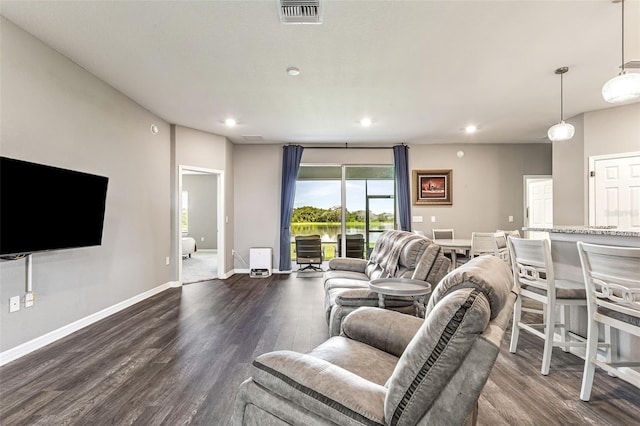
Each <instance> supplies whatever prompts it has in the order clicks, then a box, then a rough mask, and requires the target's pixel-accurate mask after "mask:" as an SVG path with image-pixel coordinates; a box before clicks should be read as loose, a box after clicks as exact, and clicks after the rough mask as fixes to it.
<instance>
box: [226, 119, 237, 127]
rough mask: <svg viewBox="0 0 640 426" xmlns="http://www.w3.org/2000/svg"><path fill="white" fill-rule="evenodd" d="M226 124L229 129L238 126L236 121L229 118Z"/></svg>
mask: <svg viewBox="0 0 640 426" xmlns="http://www.w3.org/2000/svg"><path fill="white" fill-rule="evenodd" d="M224 124H226V125H227V127H233V126H235V125H236V120H234V119H233V118H227V119H226V120H224Z"/></svg>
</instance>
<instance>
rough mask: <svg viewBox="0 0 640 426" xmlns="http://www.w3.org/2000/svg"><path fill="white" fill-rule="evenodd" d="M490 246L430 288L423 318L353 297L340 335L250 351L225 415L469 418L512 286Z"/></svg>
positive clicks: (412, 421)
mask: <svg viewBox="0 0 640 426" xmlns="http://www.w3.org/2000/svg"><path fill="white" fill-rule="evenodd" d="M511 289H512V283H511V273H510V271H509V268H508V267H507V265H506V264H505V263H504V262H502V261H501V260H500V259H498V258H496V257H494V256H482V257H479V258H476V259H473V260H471V261H470V262H469V263H467V264H466V265H464V266H463V267H461V268H458V269H456V270H454V271H452V272H451V273H449V274H448V275H447V276H446V277H445V278H444V279H443V280H442V281H441V282H440V283H439V284H438V286H437V287H436V288H435V290H434V292H433V294H432V296H431V299H430V300H429V304H428V306H427V314H426V317H425V319H424V320H422V319H420V318H416V317H412V316H410V315H404V314H401V313H398V312H395V311H390V310H383V309H379V308H375V307H362V308H359V309H357V310H356V311H354V312H353V313H351V314H349V315H348V316H347V317H346V318H345V320H344V322H343V324H342V333H341V335H340V336H335V337H332V338H330V339H329V340H327V341H326V342H324V343H322V344H321V345H320V346H318V347H316V348H315V349H313V350H312V351H311V352H309V353H307V354H300V353H295V352H291V351H277V352H270V353H266V354H264V355H261V356H259V357H258V358H256V359H255V360H254V362H253V364H252V367H251V376H252V377H251V378H249V379H248V380H246V381H245V382H243V383H242V384H241V385H240V388H239V390H238V393H237V395H236V402H235V407H234V415H233V418H232V422H233V424H234V425H269V426H275V425H305V426H308V425H418V424H419V425H426V424H437V425H457V424H464V423H474V421H475V418H476V416H475V414H477V412H476V408H477V400H478V398H479V396H480V393H481V391H482V388H483V387H484V385H485V383H486V381H487V378H488V377H489V373H490V372H491V369H492V367H493V364H494V363H495V360H496V358H497V356H498V353H499V347H500V342H501V340H502V338H503V336H504V332H505V329H506V327H507V325H508V323H509V320H510V316H511V313H512V310H513V305H514V301H515V297H516V296H515V294H514V293H513V292H512V291H511Z"/></svg>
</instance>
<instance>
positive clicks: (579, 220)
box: [0, 1, 640, 398]
mask: <svg viewBox="0 0 640 426" xmlns="http://www.w3.org/2000/svg"><path fill="white" fill-rule="evenodd" d="M8 3H11V2H4V1H3V2H2V7H3V11H2V18H1V24H0V25H1V29H0V30H1V32H2V33H1V36H2V64H1V67H2V74H1V79H2V86H1V89H2V100H1V102H2V104H1V107H2V108H1V111H2V129H1V132H2V134H1V137H2V139H1V140H2V145H1V154H2V156H6V157H11V158H18V159H22V160H26V161H31V162H35V163H41V164H48V165H55V166H57V167H63V168H68V169H73V170H80V171H85V172H89V173H94V174H97V175H102V176H107V177H109V189H108V196H107V206H106V214H105V224H104V233H103V240H102V245H100V246H96V247H89V248H83V249H76V250H62V251H51V252H43V253H37V254H35V255H34V258H33V291H34V293H35V295H36V299H35V303H34V306H33V307H32V308H25V307H24V305H23V307H22V309H21V310H20V311H18V312H13V313H9V306H8V303H9V298H10V297H12V296H16V295H24V287H25V264H24V260H17V261H2V262H1V263H0V280H1V285H0V321H1V326H0V328H1V329H0V355H1V358H0V359H1V361H2V364H6V365H5V366H4V367H3V368H6V367H8V368H10V367H11V361H13V360H18V359H20V357H23V356H27V355H28V354H30V353H31V352H33V351H34V350H37V349H38V348H40V347H43V346H45V345H47V344H49V343H52V342H55V341H58V340H59V339H62V338H64V337H65V336H67V335H69V334H70V333H73V332H75V331H78V330H81V329H82V328H83V327H85V326H87V325H89V324H93V323H96V322H97V321H99V320H100V319H106V318H109V316H110V315H112V314H115V313H116V312H118V311H120V310H123V309H125V308H128V307H130V306H133V305H134V304H135V303H137V302H141V301H143V300H147V301H148V300H152V301H155V302H156V303H157V304H158V306H161V305H163V303H168V301H169V300H171V301H173V302H176V301H177V303H195V300H191V301H189V300H187V298H183V299H182V300H181V301H180V300H179V299H176V298H175V297H174V296H172V297H171V298H168V299H167V300H166V301H163V298H162V295H163V294H164V293H165V291H167V290H169V289H171V288H172V287H179V285H180V282H179V281H180V276H179V266H178V262H179V261H180V258H181V255H180V245H179V237H180V232H179V229H178V211H177V205H178V203H177V199H178V196H179V167H180V166H189V167H194V168H202V169H206V170H213V171H216V172H219V173H220V174H219V176H221V179H220V185H221V187H222V191H220V193H219V197H220V199H221V201H222V202H221V203H220V205H219V209H221V210H220V211H222V212H223V214H222V215H221V216H220V218H219V223H221V225H222V226H221V227H220V228H219V236H218V238H219V241H221V242H222V244H220V245H219V246H218V250H220V251H221V252H222V254H221V257H220V259H221V262H220V263H219V277H220V278H225V279H229V281H228V282H229V284H228V285H229V286H232V284H233V282H235V280H236V279H237V277H238V275H242V274H240V273H239V272H242V271H244V270H245V269H246V265H244V264H242V262H240V261H239V260H238V258H235V257H234V256H233V255H232V254H231V250H232V249H233V250H235V251H236V252H237V253H239V254H240V255H241V256H242V257H244V258H245V259H246V258H248V253H249V249H250V248H251V247H273V249H274V253H278V250H279V244H280V243H279V228H280V219H279V217H280V185H281V174H282V169H281V164H282V163H281V161H282V146H283V145H284V144H286V143H289V142H291V143H301V144H303V145H305V147H308V148H310V149H305V152H304V154H303V158H302V162H303V163H307V164H387V165H388V164H393V156H392V151H391V150H390V149H371V150H365V149H348V148H347V149H345V148H344V147H342V145H344V144H341V143H337V142H334V141H331V140H328V139H327V140H325V143H318V142H317V141H316V143H317V144H318V145H324V146H325V147H326V146H333V147H334V149H321V150H320V149H317V150H314V149H313V146H314V142H313V141H305V140H304V138H303V137H302V136H301V137H299V138H296V134H292V135H291V139H292V140H287V141H284V140H281V141H275V142H274V143H267V144H265V143H234V142H232V140H231V138H230V137H227V136H225V135H224V134H223V132H224V131H225V129H224V126H223V125H220V128H221V132H220V133H215V132H212V131H205V130H202V129H197V128H196V126H195V125H190V122H189V121H187V120H185V121H177V120H175V121H174V120H173V119H171V118H163V116H162V115H160V114H158V113H154V112H152V111H153V110H151V109H150V108H149V107H146V106H143V105H142V104H140V103H138V102H136V101H135V99H137V98H138V97H139V94H138V93H137V91H138V89H137V86H138V85H139V84H141V82H140V81H138V80H139V79H143V78H144V77H143V76H140V77H138V76H135V75H133V76H132V77H131V82H130V87H131V91H130V92H129V91H126V90H124V89H119V90H117V89H115V88H114V87H112V85H111V84H109V83H107V82H105V81H103V79H102V78H101V77H100V76H98V75H97V74H93V73H91V72H89V71H87V69H89V68H90V66H91V64H81V63H78V62H76V61H75V60H74V59H73V58H72V57H71V56H68V55H64V54H61V53H60V51H61V50H64V49H63V48H64V46H62V45H60V46H51V45H48V44H46V43H44V42H42V41H41V40H39V39H38V38H37V37H35V36H33V35H32V34H30V33H29V32H28V31H25V30H24V29H22V28H21V27H20V26H19V25H16V24H15V23H14V22H15V20H19V19H26V18H25V16H28V14H29V12H30V10H29V9H28V8H27V9H24V10H22V9H20V8H19V7H18V8H17V9H16V10H14V12H13V13H14V14H13V15H12V16H13V17H11V16H8V15H11V14H10V13H9V12H10V11H11V8H10V6H11V5H10V4H8ZM18 3H19V2H18ZM25 3H28V2H25ZM224 3H227V4H226V5H225V6H224V7H228V8H229V7H231V6H232V5H231V4H228V2H224ZM238 3H240V2H238ZM257 3H260V2H257ZM374 3H375V2H374ZM603 3H604V5H603V6H602V8H603V9H602V10H606V8H607V7H608V8H613V9H615V10H614V11H612V12H611V19H614V18H615V19H616V20H615V22H619V21H618V20H617V19H618V18H619V10H618V9H616V4H611V3H609V2H603ZM638 3H639V2H637V1H629V2H628V7H629V9H630V12H629V13H628V15H627V17H628V18H631V19H635V20H636V21H637V20H638V15H639V14H638V13H637V12H638V7H639V5H638ZM617 6H619V5H617ZM14 7H16V6H15V5H14ZM59 7H69V8H73V7H74V5H73V4H72V3H68V4H67V6H63V5H62V4H61V5H59ZM100 7H105V8H108V7H109V6H108V4H103V5H102V6H100ZM70 10H71V9H70ZM163 10H164V9H163ZM63 12H64V11H63ZM633 12H635V14H634V13H633ZM123 13H127V12H126V10H124V11H123ZM594 14H596V15H597V13H595V12H594ZM276 15H277V12H276ZM109 16H112V15H109ZM169 16H170V15H169ZM229 16H235V15H232V14H230V15H229ZM236 18H238V19H240V18H241V17H237V16H236ZM275 19H277V16H276V18H275ZM27 21H28V19H27ZM54 21H55V19H54V20H52V22H51V23H50V25H52V26H56V25H58V26H59V25H63V23H61V22H58V23H56V22H54ZM599 24H600V23H599V22H598V23H597V25H599ZM323 25H325V24H323ZM594 25H596V23H594ZM638 27H640V25H630V24H629V22H627V28H628V30H629V31H636V32H635V33H630V34H629V35H628V40H627V41H628V42H629V45H630V48H631V49H633V50H630V51H629V52H630V54H628V55H627V56H628V59H638V57H640V52H638V49H639V48H640V47H639V46H638V42H637V39H638V37H635V40H636V41H634V37H632V35H633V34H636V35H637V31H638ZM616 28H617V27H616ZM591 31H592V29H591ZM617 31H618V33H617V34H618V35H617V37H619V28H617ZM614 32H615V31H614ZM616 40H617V42H619V38H617V39H616ZM77 41H78V39H76V42H77ZM57 42H60V43H63V44H64V41H61V40H58V41H57ZM74 43H75V42H71V41H69V46H71V45H74ZM559 43H560V42H559ZM618 47H619V46H618V44H615V45H612V46H611V50H615V52H616V55H617V52H618V51H619V50H618ZM114 48H115V47H114ZM155 48H157V46H155V45H153V48H152V49H151V50H152V53H149V54H161V49H157V50H156V49H155ZM120 49H126V46H120ZM562 53H563V54H564V55H568V54H567V53H566V52H564V51H563V52H562ZM109 54H110V53H109V52H108V51H105V52H104V53H102V55H106V56H108V55H109ZM596 54H597V52H595V53H594V55H596ZM554 55H555V56H556V57H558V61H559V63H557V64H555V65H557V66H561V65H565V63H564V62H563V61H566V62H567V63H570V62H571V60H570V59H565V58H566V56H562V55H560V53H554ZM618 60H619V58H617V57H616V59H615V60H614V61H613V64H612V65H613V66H612V67H611V68H612V69H613V72H615V71H616V68H617V62H616V61H618ZM558 61H557V62H558ZM115 66H122V64H116V65H115ZM191 66H192V67H194V68H195V67H196V65H195V64H192V65H191ZM584 66H588V65H584ZM445 68H446V67H445ZM517 69H518V67H514V68H513V69H512V70H503V72H517ZM303 71H304V70H303ZM572 71H573V70H572ZM572 71H570V72H569V73H568V74H567V75H566V76H565V77H564V78H565V83H566V84H567V88H568V87H569V82H570V81H571V78H572ZM123 72H125V73H127V72H128V71H127V70H124V71H123ZM157 72H158V73H162V72H163V71H162V70H160V69H159V70H158V71H157ZM283 72H284V71H283ZM540 72H541V79H543V78H546V79H548V80H549V81H550V84H551V85H550V86H549V87H548V91H549V98H550V99H551V103H550V104H549V110H551V111H550V116H549V117H551V119H550V121H549V120H548V123H547V125H545V126H546V127H548V126H550V125H552V124H553V123H554V122H555V121H557V110H558V103H557V102H558V101H559V98H558V88H559V87H558V83H559V81H558V80H557V76H555V75H553V69H543V70H540ZM544 73H548V74H550V75H549V76H544ZM576 74H578V73H577V72H576ZM611 76H613V74H612V75H611ZM287 77H288V76H287ZM606 78H608V77H605V80H606ZM603 82H604V80H603V81H598V82H595V83H594V87H595V86H601V84H602V83H603ZM232 83H233V82H231V81H230V82H228V84H229V85H232ZM167 84H168V83H167ZM234 84H235V83H234ZM373 86H374V87H375V85H373ZM342 90H348V88H344V87H343V88H342ZM398 90H399V89H398ZM514 90H515V89H514ZM598 90H599V87H598V88H596V92H597V91H598ZM151 92H152V91H151ZM408 92H410V90H407V91H406V92H402V93H401V95H402V96H404V95H405V94H406V93H408ZM146 95H148V96H152V97H153V96H154V95H153V93H148V94H146ZM381 96H382V95H381ZM598 96H600V95H599V94H598ZM570 99H571V98H570V97H569V96H568V95H567V96H566V97H565V102H566V104H567V107H568V104H569V103H570ZM269 107H271V105H268V106H267V107H265V111H266V110H268V108H269ZM183 108H184V110H185V111H186V112H185V114H187V115H188V114H192V115H194V116H197V115H199V114H200V111H193V110H191V109H190V108H189V106H188V104H185V105H184V107H183ZM477 108H482V105H478V106H477ZM504 108H505V109H518V108H520V109H523V110H525V115H527V113H526V111H527V105H526V98H523V100H522V105H509V104H507V105H505V106H504ZM568 108H569V107H568ZM572 108H573V107H572ZM572 111H575V110H572ZM219 115H220V117H216V118H215V119H216V120H219V119H221V118H223V117H222V116H223V115H224V114H223V113H222V112H221V113H220V114H219ZM531 115H535V112H533V113H531ZM353 119H354V118H352V117H349V120H353ZM412 119H413V120H414V121H420V120H421V119H422V118H421V116H420V115H416V116H414V117H412ZM565 119H566V121H567V122H569V123H571V124H573V125H574V126H575V128H576V134H575V135H574V137H573V139H572V140H571V141H568V142H566V143H553V144H552V143H549V142H548V141H546V140H545V141H537V142H533V141H527V142H523V141H518V142H517V143H504V141H501V140H496V141H495V142H486V141H485V142H483V143H479V142H478V141H477V138H479V137H476V138H474V137H473V136H471V137H469V136H468V135H464V134H463V135H462V136H461V137H459V138H457V139H455V140H453V141H449V140H448V139H447V140H444V139H442V138H437V137H433V138H430V137H418V138H415V139H412V140H406V139H405V138H404V137H403V135H401V134H398V135H397V136H395V138H396V139H395V143H384V144H383V145H384V146H388V147H390V146H391V145H393V144H396V143H402V142H406V143H407V145H408V146H409V147H410V153H409V168H410V170H413V169H451V170H453V174H454V188H453V192H454V204H453V205H452V206H413V207H412V215H413V216H422V217H424V218H425V219H426V218H430V217H431V216H435V217H436V220H437V222H436V223H437V225H438V226H442V227H454V226H455V228H456V233H458V234H459V235H460V236H467V237H468V236H470V234H471V232H473V231H477V230H487V231H493V230H496V229H518V228H521V227H522V226H523V224H524V212H523V205H522V203H523V185H522V177H523V176H524V175H552V176H553V184H554V197H553V201H554V207H553V210H554V211H553V213H554V224H555V225H583V224H587V223H588V209H589V204H588V185H587V179H586V178H585V177H586V175H587V170H588V159H589V157H591V156H596V155H607V154H614V153H622V152H633V151H638V150H639V149H640V103H638V102H634V103H630V104H624V105H621V106H614V107H606V108H605V107H602V108H601V109H593V110H582V111H575V114H572V115H568V116H566V117H565ZM461 120H466V117H463V118H461ZM540 121H544V120H540ZM152 125H154V126H156V128H157V132H155V133H154V132H152V131H150V129H151V126H152ZM538 127H540V126H538ZM543 127H544V126H543ZM499 132H500V130H498V133H499ZM239 134H241V133H238V135H239ZM545 134H546V128H544V129H543V131H542V133H541V135H540V137H541V138H543V137H544V135H545ZM364 137H365V138H366V136H364ZM452 139H453V138H452ZM374 142H375V141H373V140H372V141H370V142H369V143H366V142H360V144H361V145H364V146H370V145H371V144H373V143H374ZM357 145H358V144H357V143H356V144H353V145H352V146H357ZM459 151H462V152H464V155H463V156H461V157H460V156H458V155H457V153H458V152H459ZM70 190H72V189H70ZM78 202H81V200H78ZM57 207H59V206H57ZM65 207H66V208H72V206H65ZM47 208H54V206H45V207H43V214H46V209H47ZM509 216H513V222H510V221H509ZM60 226H63V227H65V228H68V231H69V232H73V221H72V220H71V219H70V221H69V223H63V224H60ZM413 226H414V228H415V229H419V228H420V227H423V228H424V230H425V231H428V230H429V229H430V228H431V226H432V225H431V223H414V224H413ZM167 259H168V262H167ZM277 260H278V259H274V263H275V264H276V265H277ZM278 275H283V276H284V274H278ZM281 278H283V277H278V280H280V279H281ZM254 285H260V284H255V281H254ZM316 285H321V284H318V283H316ZM244 286H245V287H244V291H245V292H246V294H251V292H252V290H251V289H250V288H247V287H246V284H244ZM310 286H311V284H310V283H304V284H302V285H301V288H303V289H307V290H309V291H313V290H311V289H310V288H309V287H310ZM253 291H257V290H253ZM261 291H262V290H261ZM292 291H294V292H296V291H299V289H293V290H292ZM296 294H298V293H296ZM194 298H195V296H194ZM230 300H232V299H230ZM230 306H233V307H234V308H236V309H242V307H241V306H239V305H237V304H234V303H232V304H231V305H230ZM223 309H224V308H223V307H222V306H220V310H223ZM317 309H318V310H321V307H320V306H319V307H318V308H317ZM316 313H319V312H316ZM278 315H281V316H282V318H283V319H286V318H289V319H291V318H295V315H296V314H295V313H293V312H292V313H288V314H284V313H283V314H278ZM309 315H311V313H310V312H309ZM320 316H322V314H321V313H320ZM304 318H305V319H304V321H311V320H309V319H308V318H307V317H304ZM321 321H322V318H321ZM289 331H291V330H289ZM247 332H248V331H247ZM293 332H295V331H293ZM285 341H287V342H288V341H289V340H287V339H285ZM291 349H295V348H291ZM223 358H224V357H223ZM36 360H37V361H38V362H39V363H46V362H47V360H43V359H37V358H36ZM216 368H222V367H220V366H218V367H216ZM237 384H239V383H236V385H237ZM226 391H231V390H226ZM576 398H577V397H576Z"/></svg>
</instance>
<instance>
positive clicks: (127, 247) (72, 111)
mask: <svg viewBox="0 0 640 426" xmlns="http://www.w3.org/2000/svg"><path fill="white" fill-rule="evenodd" d="M0 20H1V21H0V32H1V33H0V35H1V39H2V63H1V67H2V68H1V77H0V78H1V80H0V88H1V91H2V97H1V105H0V106H1V111H2V126H1V133H0V140H1V145H0V154H1V155H3V156H7V157H12V158H18V159H22V160H26V161H32V162H36V163H42V164H48V165H53V166H58V167H63V168H68V169H73V170H79V171H83V172H88V173H94V174H98V175H103V176H107V177H109V187H108V193H107V200H106V214H105V216H106V217H105V223H104V234H103V240H102V245H101V246H97V247H88V248H78V249H70V250H59V251H51V252H44V253H36V254H34V255H33V290H34V292H35V305H34V306H33V307H31V308H24V305H22V308H21V309H20V311H18V312H15V313H11V314H10V313H9V308H8V301H9V297H11V296H18V295H20V296H21V297H24V293H25V261H24V260H16V261H0V281H1V282H0V351H6V350H8V349H10V348H13V347H15V346H17V345H19V344H22V343H25V342H27V341H29V340H32V339H34V338H36V337H40V336H42V335H44V334H46V333H48V332H51V331H53V330H56V329H58V328H60V327H62V326H65V325H68V324H69V323H72V322H74V321H77V320H79V319H82V318H85V317H87V316H88V315H91V314H94V313H96V312H98V311H100V310H102V309H105V308H107V307H111V306H113V305H115V304H117V303H120V302H122V301H124V300H126V299H129V298H131V297H134V296H137V295H139V294H141V293H144V292H145V291H148V290H150V289H153V288H156V287H158V286H160V285H162V284H166V283H167V282H169V281H170V280H171V274H170V266H167V265H166V264H165V259H166V257H167V256H170V254H171V251H170V234H169V232H168V230H169V228H170V215H169V211H170V208H171V205H170V196H171V195H170V191H171V187H170V138H169V133H170V132H169V124H168V123H166V122H164V121H163V120H162V119H160V118H159V117H157V116H155V115H153V114H152V113H150V112H149V111H147V110H145V109H143V108H142V107H140V106H139V105H137V104H136V103H135V102H133V101H132V100H131V99H130V98H128V97H127V96H125V95H124V94H122V93H120V92H118V91H117V90H115V89H114V88H112V87H110V86H108V85H107V84H105V83H104V82H102V81H100V80H99V79H98V78H96V77H95V76H93V75H91V74H89V73H88V72H86V71H85V70H84V69H82V68H81V67H79V66H77V65H76V64H75V63H73V62H71V61H69V60H68V59H66V58H65V57H64V56H62V55H60V54H59V53H57V52H56V51H54V50H53V49H51V48H49V47H47V46H46V45H44V44H43V43H41V42H40V41H39V40H37V39H35V38H34V37H32V36H31V35H29V34H28V33H26V32H24V31H23V30H21V29H19V28H18V27H16V26H15V25H14V24H12V23H11V22H9V21H7V20H6V19H4V18H0ZM151 124H156V125H157V126H158V127H159V130H160V132H159V133H158V134H156V135H153V134H151V132H150V130H149V129H150V126H151ZM79 201H81V200H79ZM67 207H69V208H72V206H50V207H49V208H67ZM43 214H46V211H44V212H43ZM60 226H64V227H67V228H68V232H74V230H73V222H72V221H70V222H69V223H61V224H60Z"/></svg>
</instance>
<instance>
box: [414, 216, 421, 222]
mask: <svg viewBox="0 0 640 426" xmlns="http://www.w3.org/2000/svg"><path fill="white" fill-rule="evenodd" d="M412 222H413V223H421V222H422V216H413V220H412Z"/></svg>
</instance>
